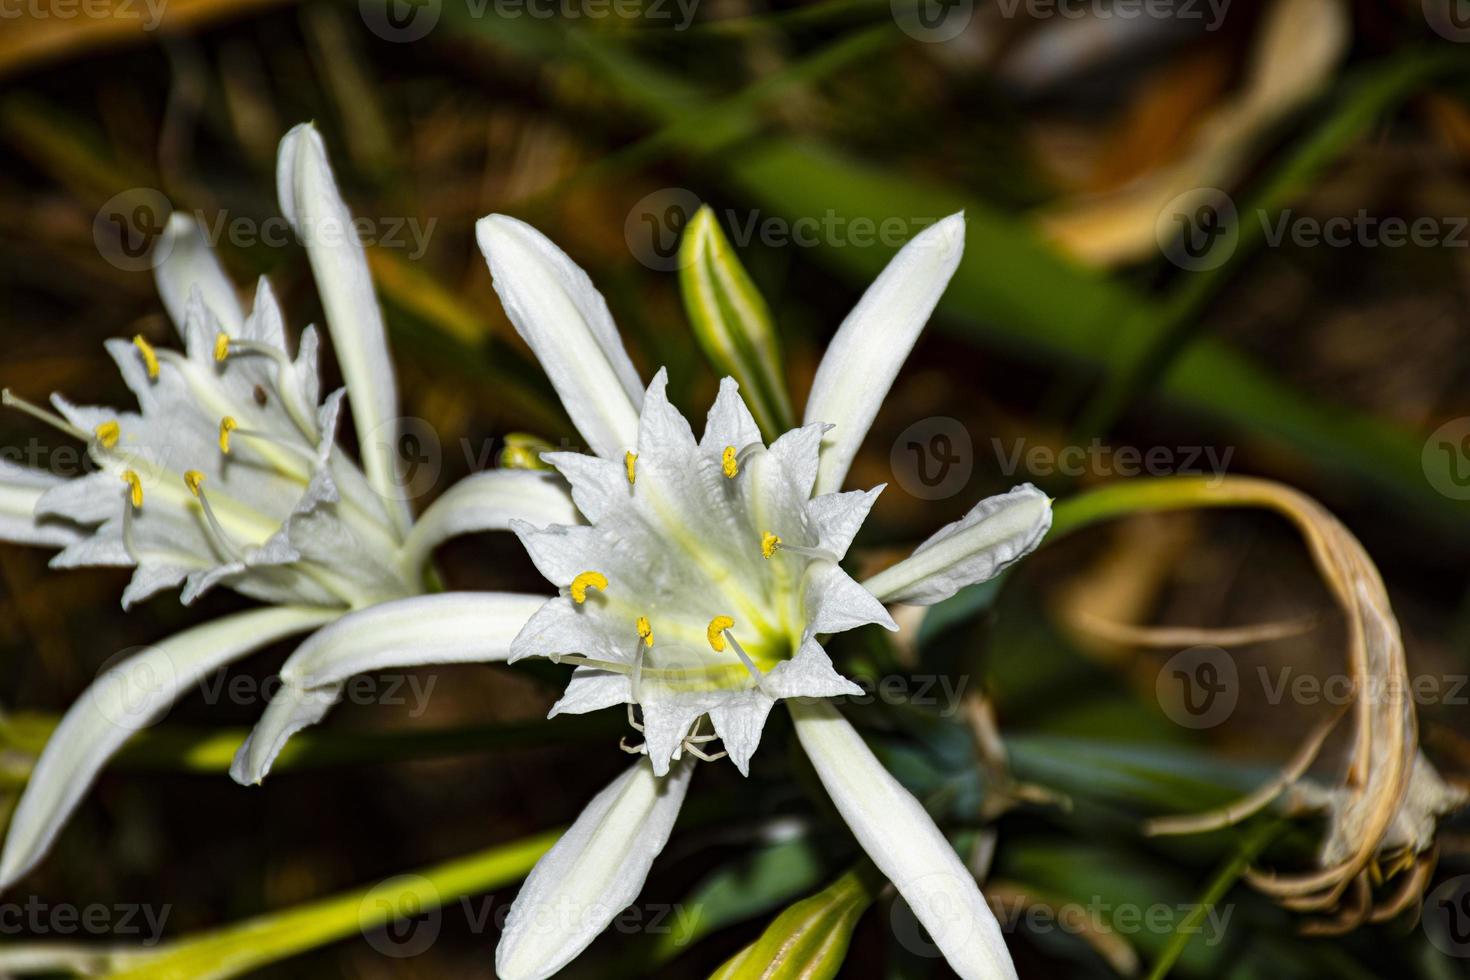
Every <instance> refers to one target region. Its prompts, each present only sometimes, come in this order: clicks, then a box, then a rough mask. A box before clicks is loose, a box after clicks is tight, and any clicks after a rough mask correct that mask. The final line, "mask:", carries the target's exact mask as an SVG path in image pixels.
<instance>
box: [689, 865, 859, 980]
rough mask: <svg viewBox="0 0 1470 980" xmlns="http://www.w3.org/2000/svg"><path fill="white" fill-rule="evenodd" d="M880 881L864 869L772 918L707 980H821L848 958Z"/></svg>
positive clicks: (824, 979) (850, 872)
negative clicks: (758, 934) (850, 943)
mask: <svg viewBox="0 0 1470 980" xmlns="http://www.w3.org/2000/svg"><path fill="white" fill-rule="evenodd" d="M881 887H882V878H881V877H879V876H878V874H877V873H876V872H875V871H874V870H873V869H872V868H871V867H869V866H867V865H866V864H865V865H864V866H863V867H861V868H857V869H854V870H852V871H849V872H848V873H847V874H845V875H843V876H842V877H841V878H838V879H837V880H836V881H834V882H833V883H832V884H830V885H828V886H827V887H826V888H824V889H822V890H821V891H819V892H817V894H815V895H813V896H811V897H810V898H806V899H803V900H802V901H800V902H797V903H796V904H795V905H793V906H791V907H790V908H788V909H787V910H786V911H785V912H782V913H781V914H780V915H778V916H777V917H776V920H775V921H774V922H772V923H771V924H770V925H769V926H767V927H766V931H765V932H763V933H761V936H760V938H759V939H757V940H756V941H755V942H753V943H751V944H750V945H749V946H747V947H745V948H744V949H743V950H741V951H740V952H739V953H736V954H735V955H734V956H733V957H731V958H730V959H729V960H728V961H726V963H725V964H724V965H723V966H721V967H720V968H719V969H718V970H716V971H715V972H714V973H712V974H710V980H826V978H829V977H835V976H836V975H837V971H838V969H839V968H840V967H841V966H842V960H843V958H844V957H845V956H846V955H847V944H848V943H849V942H850V941H851V939H852V931H853V929H854V928H856V927H857V923H858V919H860V918H862V915H863V913H864V912H865V911H867V909H868V906H869V905H872V904H873V900H874V899H875V898H877V897H878V890H879V888H881Z"/></svg>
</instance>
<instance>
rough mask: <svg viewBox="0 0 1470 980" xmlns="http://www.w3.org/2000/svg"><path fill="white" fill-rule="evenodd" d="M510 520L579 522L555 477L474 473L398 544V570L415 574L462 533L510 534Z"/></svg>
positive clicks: (518, 472)
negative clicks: (400, 552)
mask: <svg viewBox="0 0 1470 980" xmlns="http://www.w3.org/2000/svg"><path fill="white" fill-rule="evenodd" d="M513 518H514V519H520V520H523V521H527V522H529V523H531V524H535V525H537V526H543V527H544V526H545V525H547V524H576V523H577V521H578V515H577V508H576V507H575V506H573V504H572V497H571V494H570V493H569V492H568V490H567V485H566V482H565V481H563V480H562V479H560V478H559V477H557V475H556V474H554V473H544V472H536V471H534V470H491V471H489V472H487V473H477V474H475V475H474V476H470V477H466V478H465V479H463V480H460V481H459V482H458V483H456V484H455V485H454V486H452V487H450V488H449V489H448V490H447V491H445V493H444V495H443V496H442V497H440V498H439V499H438V500H436V501H434V503H433V505H432V506H431V507H430V508H429V509H428V510H426V511H424V514H423V516H422V517H420V518H419V519H418V521H417V522H415V524H414V526H413V530H412V531H410V532H409V534H408V538H407V539H406V540H405V542H404V545H403V554H404V557H403V567H404V569H405V570H406V571H407V572H408V574H409V575H416V574H417V573H418V570H419V569H420V568H422V567H423V563H424V561H425V560H427V559H428V557H429V553H430V552H431V551H433V550H434V549H435V548H436V547H438V546H439V544H440V543H442V542H444V541H447V540H448V539H450V538H452V537H456V536H458V535H461V534H474V533H477V532H480V531H506V530H509V529H510V522H511V520H512V519H513Z"/></svg>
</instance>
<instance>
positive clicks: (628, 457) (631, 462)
mask: <svg viewBox="0 0 1470 980" xmlns="http://www.w3.org/2000/svg"><path fill="white" fill-rule="evenodd" d="M623 466H624V468H626V469H627V471H628V486H630V487H631V486H632V485H633V481H634V480H635V479H637V475H638V454H637V453H623Z"/></svg>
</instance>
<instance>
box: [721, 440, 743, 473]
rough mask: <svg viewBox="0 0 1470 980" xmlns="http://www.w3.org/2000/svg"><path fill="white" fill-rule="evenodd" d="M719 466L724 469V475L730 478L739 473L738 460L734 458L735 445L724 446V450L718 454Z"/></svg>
mask: <svg viewBox="0 0 1470 980" xmlns="http://www.w3.org/2000/svg"><path fill="white" fill-rule="evenodd" d="M720 466H721V468H723V469H724V471H725V476H726V477H727V478H729V479H731V480H733V479H735V477H736V476H737V475H738V474H739V473H740V461H739V460H737V459H736V458H735V447H734V446H726V447H725V452H724V453H723V454H722V455H721V456H720Z"/></svg>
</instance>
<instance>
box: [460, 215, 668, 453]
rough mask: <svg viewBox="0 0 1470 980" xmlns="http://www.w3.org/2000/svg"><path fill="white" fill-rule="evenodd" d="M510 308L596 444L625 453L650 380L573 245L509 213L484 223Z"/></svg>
mask: <svg viewBox="0 0 1470 980" xmlns="http://www.w3.org/2000/svg"><path fill="white" fill-rule="evenodd" d="M476 233H477V236H478V238H479V242H480V251H482V252H484V253H485V261H486V262H488V263H489V265H490V274H491V276H493V277H494V280H495V292H496V293H497V294H499V296H500V301H501V303H502V304H504V306H505V312H506V315H507V316H509V317H510V321H511V323H513V324H515V328H516V331H517V332H518V333H520V335H521V336H522V337H523V338H524V339H525V341H526V343H527V344H529V345H530V346H531V350H532V351H534V352H535V354H536V359H537V360H538V361H540V362H541V367H542V369H543V370H544V371H545V372H546V375H547V377H548V378H550V379H551V384H552V386H553V387H554V388H556V393H557V394H558V395H559V396H561V401H562V404H563V405H565V406H566V409H567V414H568V415H570V416H571V418H572V422H573V423H574V424H575V425H576V426H577V431H579V432H580V433H582V437H583V438H584V439H586V440H587V444H588V446H589V447H591V449H592V451H593V452H595V453H596V454H597V455H599V456H601V457H603V458H604V459H621V458H622V455H623V453H624V451H626V450H630V449H632V448H633V447H634V446H635V445H636V444H637V441H638V410H639V409H640V408H641V407H642V405H643V385H642V384H641V383H640V382H639V380H638V371H637V370H636V369H635V368H634V367H633V362H632V361H631V360H630V359H629V358H628V352H627V351H626V350H624V349H623V341H622V338H621V337H619V336H618V329H617V327H616V326H615V325H614V324H613V319H612V314H611V313H609V312H608V309H607V301H606V300H604V299H603V298H602V294H601V293H599V292H598V291H597V289H596V287H594V286H593V285H592V280H590V279H588V278H587V273H585V272H583V271H582V270H581V269H580V268H578V266H577V264H576V263H575V262H573V261H572V260H571V259H570V258H569V257H568V256H567V254H566V253H565V252H563V251H562V250H561V249H559V248H557V247H556V246H555V245H553V244H552V243H551V241H550V240H549V239H547V237H546V236H545V235H543V234H541V233H540V232H539V231H537V230H536V229H534V228H532V227H531V226H530V225H528V224H526V223H525V222H523V221H517V220H516V219H515V218H511V217H507V216H506V215H503V214H492V215H490V216H489V217H487V218H482V219H481V220H480V223H479V225H478V226H477V227H476Z"/></svg>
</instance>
